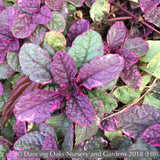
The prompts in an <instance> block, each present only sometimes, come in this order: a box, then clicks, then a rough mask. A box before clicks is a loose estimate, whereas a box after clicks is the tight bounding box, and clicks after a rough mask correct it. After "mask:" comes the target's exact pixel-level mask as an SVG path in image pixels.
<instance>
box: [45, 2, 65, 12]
mask: <svg viewBox="0 0 160 160" xmlns="http://www.w3.org/2000/svg"><path fill="white" fill-rule="evenodd" d="M63 3H64V0H45V4H46V5H47V6H48V7H49V8H51V9H52V10H60V9H61V8H62V6H63Z"/></svg>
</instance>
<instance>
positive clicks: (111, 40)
mask: <svg viewBox="0 0 160 160" xmlns="http://www.w3.org/2000/svg"><path fill="white" fill-rule="evenodd" d="M126 32H127V29H126V27H125V25H124V23H123V22H122V21H118V22H116V23H115V24H113V25H112V26H111V27H110V29H109V31H108V34H107V42H108V45H109V47H110V49H111V50H114V49H116V48H117V47H119V46H120V45H121V43H122V42H123V41H124V38H125V36H126Z"/></svg>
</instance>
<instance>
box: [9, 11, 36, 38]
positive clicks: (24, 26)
mask: <svg viewBox="0 0 160 160" xmlns="http://www.w3.org/2000/svg"><path fill="white" fill-rule="evenodd" d="M36 26H37V24H35V23H33V20H32V17H28V16H27V15H26V14H20V15H19V16H18V17H17V18H16V19H15V20H14V21H13V26H12V33H13V35H14V36H15V37H16V38H21V39H23V38H27V37H29V36H30V35H31V34H32V32H33V31H34V30H35V29H36Z"/></svg>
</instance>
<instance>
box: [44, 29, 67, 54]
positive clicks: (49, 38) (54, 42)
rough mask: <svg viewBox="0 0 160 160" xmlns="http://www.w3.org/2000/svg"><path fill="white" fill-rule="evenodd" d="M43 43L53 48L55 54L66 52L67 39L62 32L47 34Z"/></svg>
mask: <svg viewBox="0 0 160 160" xmlns="http://www.w3.org/2000/svg"><path fill="white" fill-rule="evenodd" d="M43 42H44V43H48V44H49V45H50V46H51V47H53V49H54V51H55V52H57V51H64V50H65V48H66V39H65V37H64V35H63V34H62V33H61V32H55V31H50V32H46V34H45V36H44V39H43Z"/></svg>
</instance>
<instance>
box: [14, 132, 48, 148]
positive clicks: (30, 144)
mask: <svg viewBox="0 0 160 160" xmlns="http://www.w3.org/2000/svg"><path fill="white" fill-rule="evenodd" d="M44 139H45V136H44V135H42V134H40V132H39V131H34V132H29V133H27V134H25V135H24V136H22V137H20V138H19V139H18V140H17V141H16V142H15V143H14V149H15V150H30V149H33V150H40V149H41V147H42V144H43V142H44Z"/></svg>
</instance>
